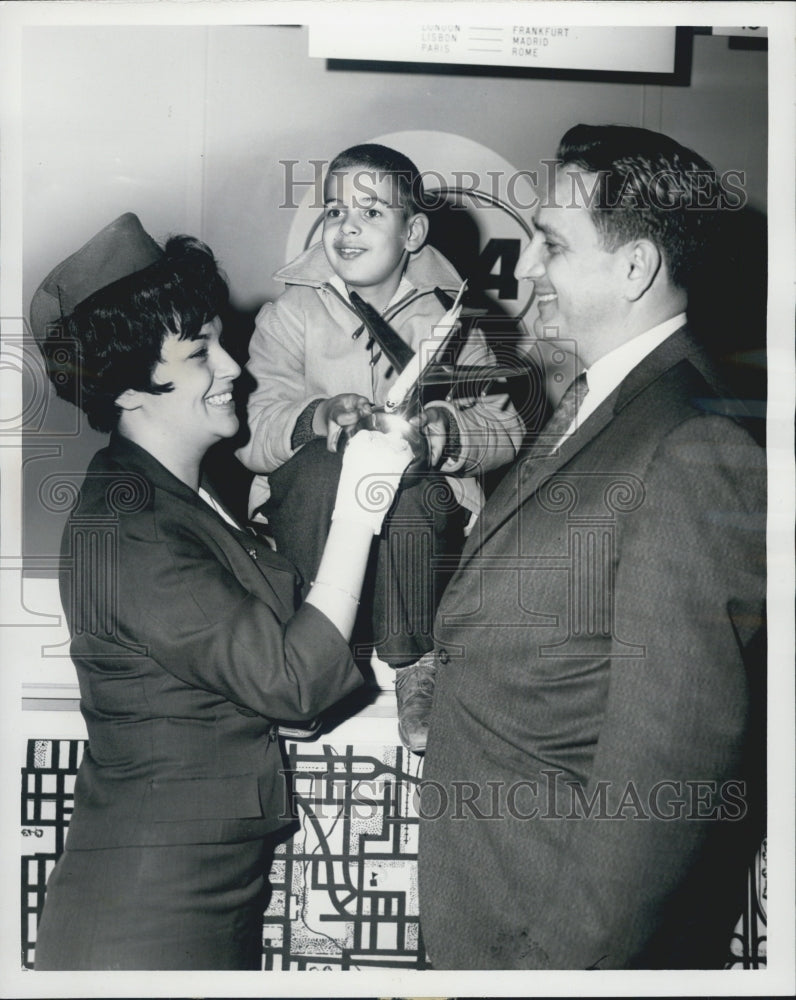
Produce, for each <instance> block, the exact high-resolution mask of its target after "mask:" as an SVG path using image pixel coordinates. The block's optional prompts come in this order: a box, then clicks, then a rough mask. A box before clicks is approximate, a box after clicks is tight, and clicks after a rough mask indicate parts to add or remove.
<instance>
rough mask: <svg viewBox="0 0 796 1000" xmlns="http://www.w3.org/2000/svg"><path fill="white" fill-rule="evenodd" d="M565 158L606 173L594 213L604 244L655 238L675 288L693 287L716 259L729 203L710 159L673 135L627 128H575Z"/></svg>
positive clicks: (562, 146)
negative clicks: (714, 246) (719, 227)
mask: <svg viewBox="0 0 796 1000" xmlns="http://www.w3.org/2000/svg"><path fill="white" fill-rule="evenodd" d="M557 156H558V159H559V160H560V161H561V163H562V164H563V165H565V166H566V165H571V166H575V167H577V168H578V169H580V170H583V171H586V172H588V173H594V174H598V175H599V182H598V184H597V187H596V190H595V197H594V198H592V200H591V203H590V206H589V211H590V213H591V217H592V221H593V222H594V225H595V226H596V228H597V230H598V232H599V233H600V234H601V237H602V245H603V247H604V248H605V249H606V250H616V249H617V248H618V247H620V246H623V245H624V244H625V243H627V242H629V241H630V240H633V239H648V240H651V241H652V242H653V243H655V245H656V246H657V247H658V249H659V250H660V251H661V252H662V254H663V256H664V259H665V262H666V266H667V269H668V273H669V277H670V279H671V281H672V283H673V284H674V285H675V286H677V287H678V288H687V287H688V284H689V281H690V279H691V277H692V276H693V274H694V272H695V271H696V270H697V269H698V268H699V267H700V266H701V265H702V264H704V263H705V260H706V257H707V255H708V254H709V250H710V245H711V242H712V240H713V235H714V230H715V228H716V224H717V221H718V215H719V212H720V210H721V204H722V190H721V188H720V186H719V182H718V178H717V175H716V171H715V169H714V168H713V167H712V166H711V165H710V164H709V163H708V162H707V160H705V159H703V157H701V156H700V155H699V154H698V153H695V152H694V151H693V150H691V149H687V148H686V147H685V146H681V145H680V143H678V142H675V141H674V139H670V138H669V137H668V136H666V135H661V133H659V132H651V131H650V130H649V129H645V128H635V127H631V126H626V125H575V126H574V128H571V129H570V130H569V131H568V132H567V133H566V134H565V135H564V137H563V138H562V139H561V142H560V143H559V147H558V154H557Z"/></svg>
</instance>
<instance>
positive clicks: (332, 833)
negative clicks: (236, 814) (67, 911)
mask: <svg viewBox="0 0 796 1000" xmlns="http://www.w3.org/2000/svg"><path fill="white" fill-rule="evenodd" d="M84 746H85V741H83V740H53V739H41V740H38V739H31V740H29V741H28V744H27V753H26V761H25V766H24V768H23V771H22V814H21V825H22V871H21V876H22V877H21V887H22V896H21V901H22V907H21V922H22V923H21V925H22V964H23V966H25V967H26V968H32V967H33V961H34V955H35V947H36V926H37V921H38V915H39V913H40V911H41V907H42V905H43V902H44V890H45V885H46V881H47V877H48V876H49V874H50V872H51V871H52V868H53V866H54V864H55V861H56V859H57V857H58V855H59V854H60V852H61V851H62V850H63V844H64V837H65V833H66V828H67V826H68V824H69V817H70V815H71V810H72V794H73V789H74V781H75V775H76V772H77V767H78V764H79V763H80V757H81V755H82V752H83V748H84ZM287 756H288V760H289V764H290V768H291V771H292V774H293V784H294V803H295V808H296V815H297V816H298V819H299V822H300V828H299V830H298V832H297V833H296V834H295V835H294V836H293V837H291V839H290V840H288V841H287V842H285V843H284V844H283V845H281V846H280V848H279V849H278V851H277V855H276V859H275V863H274V866H273V870H272V873H271V885H272V889H273V893H272V897H271V902H270V905H269V907H268V910H267V912H266V918H265V922H264V925H263V968H264V969H275V970H300V969H321V970H327V969H328V970H336V969H341V970H348V969H367V968H403V969H424V968H428V966H427V964H426V959H425V951H424V948H423V941H422V937H421V934H420V927H419V922H418V907H417V864H416V862H417V815H416V812H415V808H414V791H415V788H416V786H417V782H418V780H419V768H420V760H419V758H417V757H415V756H413V755H411V754H409V753H408V752H407V751H406V750H404V749H403V748H402V747H395V746H387V747H374V746H371V745H362V746H351V745H349V746H345V747H340V746H333V745H330V744H321V743H312V744H296V743H289V744H288V745H287ZM765 902H766V867H765V843H764V844H763V848H762V850H761V852H760V854H759V855H758V857H757V859H756V862H755V864H754V865H753V867H752V869H751V871H750V877H749V893H748V901H747V907H746V910H745V912H744V914H743V916H742V917H741V919H740V920H739V922H738V926H737V928H736V933H735V934H734V935H733V939H732V941H731V942H730V948H729V955H728V959H727V966H728V967H729V968H743V969H758V968H763V967H765V964H766V957H765V956H766V937H765V918H766V912H765Z"/></svg>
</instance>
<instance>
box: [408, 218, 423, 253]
mask: <svg viewBox="0 0 796 1000" xmlns="http://www.w3.org/2000/svg"><path fill="white" fill-rule="evenodd" d="M406 228H407V237H406V240H405V242H404V246H405V247H406V249H407V250H408V251H409V253H414V252H415V251H416V250H419V249H420V248H421V247H422V246H423V244H424V243H425V242H426V238H427V237H428V216H427V215H424V214H423V213H422V212H418V213H417V214H416V215H413V216H412V217H411V218H410V220H409V224H408V226H407V227H406Z"/></svg>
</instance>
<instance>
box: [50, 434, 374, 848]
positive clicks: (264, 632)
mask: <svg viewBox="0 0 796 1000" xmlns="http://www.w3.org/2000/svg"><path fill="white" fill-rule="evenodd" d="M61 560H62V563H61V564H62V572H61V596H62V600H63V605H64V609H65V612H66V615H67V619H68V623H69V630H70V634H71V636H72V641H71V655H72V658H73V660H74V663H75V666H76V668H77V674H78V678H79V682H80V697H81V711H82V713H83V716H84V718H85V721H86V726H87V729H88V737H89V742H88V747H87V748H86V751H85V754H84V757H83V761H82V763H81V766H80V771H79V774H78V777H77V781H76V785H75V807H74V813H73V816H72V819H71V822H70V827H69V834H68V839H67V847H68V848H70V849H85V848H96V847H121V846H128V845H142V844H181V843H182V844H185V843H192V844H198V843H222V842H234V841H242V840H248V839H254V838H257V837H262V836H264V835H265V834H266V833H268V832H270V831H272V830H275V829H277V828H279V827H280V826H284V825H285V824H286V823H288V822H289V821H290V809H289V804H288V802H287V801H286V795H285V780H284V774H283V763H282V757H281V753H280V749H279V744H278V742H276V725H275V722H274V720H277V719H287V720H303V719H309V718H312V717H313V716H315V715H316V714H317V713H318V712H319V711H321V710H322V709H324V708H326V707H327V706H328V705H330V704H332V703H333V702H335V701H336V700H337V699H338V698H340V697H342V696H343V695H345V694H347V693H349V692H350V691H351V690H353V689H354V688H355V687H356V686H357V685H358V684H359V683H361V676H360V674H359V671H358V670H357V668H356V666H355V665H354V663H353V661H352V659H351V655H350V652H349V648H348V646H347V644H346V642H345V641H344V640H343V638H342V636H341V635H340V633H339V632H338V630H337V629H336V628H335V627H334V625H332V623H331V622H330V621H329V620H328V619H327V618H326V616H325V615H324V614H322V613H321V612H320V611H318V610H317V609H316V608H314V607H312V606H311V605H307V604H304V605H302V606H301V607H300V608H299V609H298V611H296V610H295V609H296V594H297V580H296V573H295V570H294V569H293V567H292V566H291V564H290V563H288V562H287V560H285V559H284V558H283V557H281V556H279V555H277V554H276V553H274V552H272V550H271V549H270V547H269V546H268V545H267V544H265V543H264V542H262V541H260V540H259V539H258V538H256V537H254V536H253V535H248V534H245V533H243V532H238V531H236V530H234V529H233V528H231V527H230V526H229V525H228V524H227V523H226V522H225V521H224V520H223V519H222V518H221V517H220V516H219V515H218V514H216V512H215V511H214V510H212V509H211V508H210V507H209V505H208V504H206V503H205V502H204V501H203V500H202V499H201V498H200V497H199V496H198V495H197V494H196V493H194V492H193V490H191V489H189V488H188V487H187V486H185V485H184V484H183V483H182V482H180V481H179V480H178V479H176V478H175V477H174V476H173V475H172V474H171V473H170V472H169V471H168V470H166V469H165V468H164V467H163V466H162V465H160V463H159V462H157V461H156V460H155V459H154V458H153V457H152V456H151V455H150V454H148V452H146V451H144V450H143V449H142V448H139V447H138V446H137V445H135V444H133V443H132V442H131V441H129V440H127V439H125V438H124V437H122V436H120V435H114V436H113V437H112V438H111V441H110V444H109V447H107V448H105V449H103V450H102V451H100V452H98V453H97V454H96V455H95V456H94V459H93V460H92V462H91V464H90V466H89V468H88V471H87V473H86V478H85V481H84V483H83V486H82V488H81V491H80V497H79V500H78V503H77V504H76V506H75V507H74V509H73V510H72V513H71V515H70V518H69V521H68V523H67V526H66V529H65V532H64V537H63V546H62V552H61Z"/></svg>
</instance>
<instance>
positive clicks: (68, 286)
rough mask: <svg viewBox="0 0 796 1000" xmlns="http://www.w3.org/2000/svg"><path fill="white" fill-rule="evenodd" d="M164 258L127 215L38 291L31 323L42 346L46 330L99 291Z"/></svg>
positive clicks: (52, 273) (63, 265) (55, 270)
mask: <svg viewBox="0 0 796 1000" xmlns="http://www.w3.org/2000/svg"><path fill="white" fill-rule="evenodd" d="M162 257H163V251H162V250H161V249H160V247H159V246H158V245H157V243H155V241H154V240H153V239H152V237H151V236H150V235H149V234H148V233H147V232H146V231H145V230H144V227H143V226H142V225H141V222H140V221H139V219H138V216H137V215H134V214H133V213H132V212H127V213H125V214H124V215H120V216H119V218H118V219H116V220H115V221H114V222H112V223H111V224H110V225H109V226H106V227H105V228H104V229H101V230H100V231H99V232H98V233H97V235H96V236H92V238H91V239H90V240H89V241H88V243H86V244H85V245H84V246H82V247H81V248H80V249H79V250H77V251H76V252H75V253H73V254H72V255H71V257H67V258H66V260H64V261H62V262H61V263H60V264H58V265H57V267H55V268H53V270H52V271H50V273H49V274H48V275H47V277H46V278H45V279H44V281H42V283H41V284H40V285H39V287H38V288H37V289H36V291H35V293H34V295H33V300H32V301H31V304H30V324H31V327H32V329H33V336H34V337H35V338H36V340H37V341H38V342H39V343H42V341H44V340H46V339H47V328H48V327H49V326H50V325H51V324H52V323H56V322H58V321H59V320H60V319H61V318H62V317H63V316H68V315H69V314H70V313H71V312H72V310H73V309H74V308H75V306H76V305H78V304H79V303H80V302H82V301H83V300H84V299H87V298H88V297H89V295H93V293H94V292H98V291H99V290H100V288H105V287H106V286H107V285H111V284H113V282H114V281H119V279H121V278H126V277H127V276H128V275H130V274H135V272H136V271H143V270H144V268H145V267H149V265H150V264H155V263H157V261H159V260H161V259H162Z"/></svg>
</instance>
